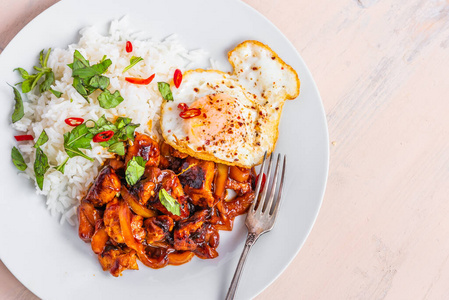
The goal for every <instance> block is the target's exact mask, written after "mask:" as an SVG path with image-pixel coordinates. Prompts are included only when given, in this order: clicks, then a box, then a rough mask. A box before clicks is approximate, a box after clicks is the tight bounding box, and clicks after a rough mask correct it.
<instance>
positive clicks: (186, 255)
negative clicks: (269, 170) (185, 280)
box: [78, 133, 255, 276]
mask: <svg viewBox="0 0 449 300" xmlns="http://www.w3.org/2000/svg"><path fill="white" fill-rule="evenodd" d="M135 156H141V157H142V158H143V159H144V160H145V161H147V162H146V164H145V170H144V172H143V173H144V174H143V175H142V176H141V177H140V178H138V180H137V182H135V181H134V182H133V184H132V185H130V184H129V181H128V178H127V177H126V172H127V170H126V168H127V163H128V162H129V161H130V160H131V159H132V158H133V157H135ZM142 171H143V168H142ZM254 178H255V175H254V174H252V173H251V171H250V170H249V169H242V168H238V167H228V166H225V165H220V164H217V165H215V163H214V162H209V161H203V160H200V159H196V158H193V157H190V156H188V155H187V154H184V153H181V152H179V151H177V150H175V149H173V148H172V147H171V146H169V145H167V144H165V143H162V144H161V147H160V148H159V145H158V144H157V143H156V142H155V141H154V140H152V139H151V138H150V137H148V136H146V135H143V134H139V133H136V136H135V139H134V142H133V143H132V144H131V145H129V146H128V148H127V151H126V154H125V156H124V157H120V156H117V157H115V158H113V159H111V160H109V162H108V163H107V164H106V166H105V167H104V168H103V169H102V170H101V171H100V173H99V175H98V177H97V178H96V179H95V181H94V182H93V184H92V186H91V187H90V189H89V191H88V192H87V195H86V196H85V197H84V199H83V200H82V201H81V203H80V205H79V207H78V221H79V236H80V238H81V239H82V240H83V241H85V242H90V243H91V248H92V251H93V252H94V253H96V254H97V255H98V260H99V262H100V264H101V266H102V268H103V270H105V271H109V272H110V273H111V274H112V275H113V276H119V275H120V274H121V272H122V271H123V270H126V269H130V270H137V269H138V266H137V262H136V259H137V258H138V259H139V260H141V262H142V263H143V264H144V265H146V266H148V267H151V268H156V269H157V268H162V267H164V266H166V265H167V264H172V265H180V264H183V263H186V262H188V261H190V260H191V259H192V257H193V256H197V257H199V258H202V259H211V258H215V257H217V256H218V252H217V247H218V245H219V240H220V235H219V230H231V229H232V225H233V220H234V218H235V217H236V216H238V215H240V214H243V213H245V212H246V210H247V209H248V207H249V206H250V205H251V203H252V201H253V200H254V192H253V188H254V186H253V185H254ZM225 189H232V190H234V191H235V194H237V195H238V196H237V197H236V198H235V199H232V200H229V201H225V200H224V198H225V197H224V195H225V194H226V193H225ZM161 195H162V196H161Z"/></svg>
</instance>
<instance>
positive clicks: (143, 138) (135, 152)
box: [125, 132, 160, 167]
mask: <svg viewBox="0 0 449 300" xmlns="http://www.w3.org/2000/svg"><path fill="white" fill-rule="evenodd" d="M134 156H141V157H142V158H143V159H144V160H146V161H147V163H146V164H145V165H146V166H148V167H152V166H153V167H157V166H158V165H159V160H160V152H159V145H158V143H156V142H155V141H154V140H153V139H152V138H150V137H149V136H148V135H145V134H140V133H138V132H136V137H135V138H134V142H133V144H132V145H131V146H129V147H128V150H127V152H126V156H125V163H126V165H128V161H130V160H131V159H132V158H133V157H134Z"/></svg>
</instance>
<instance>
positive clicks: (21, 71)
mask: <svg viewBox="0 0 449 300" xmlns="http://www.w3.org/2000/svg"><path fill="white" fill-rule="evenodd" d="M14 71H18V72H19V73H20V76H22V78H23V79H28V78H29V77H30V75H29V74H28V72H27V71H26V70H25V69H22V68H15V69H14Z"/></svg>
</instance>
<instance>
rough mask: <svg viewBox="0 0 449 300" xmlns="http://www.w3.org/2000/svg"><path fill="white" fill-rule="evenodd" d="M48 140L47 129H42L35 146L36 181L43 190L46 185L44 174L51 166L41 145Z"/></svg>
mask: <svg viewBox="0 0 449 300" xmlns="http://www.w3.org/2000/svg"><path fill="white" fill-rule="evenodd" d="M47 141H48V136H47V133H46V132H45V130H42V133H41V135H40V136H39V138H38V139H37V142H36V144H35V145H34V147H35V148H36V159H35V160H34V175H35V176H36V182H37V185H38V186H39V188H40V189H41V190H42V188H43V187H44V175H45V173H46V172H47V170H48V169H49V168H50V166H49V165H48V158H47V155H45V153H44V151H42V149H41V146H42V145H43V144H45V143H46V142H47Z"/></svg>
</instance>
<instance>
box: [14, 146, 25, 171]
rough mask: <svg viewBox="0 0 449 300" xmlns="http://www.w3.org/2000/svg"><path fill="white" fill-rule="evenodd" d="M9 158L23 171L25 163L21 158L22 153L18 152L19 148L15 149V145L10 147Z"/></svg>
mask: <svg viewBox="0 0 449 300" xmlns="http://www.w3.org/2000/svg"><path fill="white" fill-rule="evenodd" d="M11 158H12V162H13V164H14V165H15V166H16V168H17V169H19V170H20V171H25V169H26V168H27V165H26V163H25V160H24V159H23V156H22V153H20V151H19V149H17V148H16V147H12V149H11Z"/></svg>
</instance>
